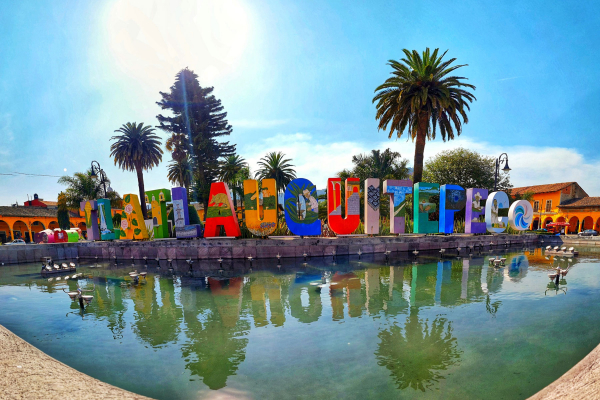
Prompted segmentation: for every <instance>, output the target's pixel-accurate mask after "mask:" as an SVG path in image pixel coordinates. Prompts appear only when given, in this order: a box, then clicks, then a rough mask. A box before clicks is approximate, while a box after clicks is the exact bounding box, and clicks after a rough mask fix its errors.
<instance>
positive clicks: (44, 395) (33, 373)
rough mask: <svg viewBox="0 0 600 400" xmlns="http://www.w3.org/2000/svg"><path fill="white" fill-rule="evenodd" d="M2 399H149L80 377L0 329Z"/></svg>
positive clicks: (81, 375)
mask: <svg viewBox="0 0 600 400" xmlns="http://www.w3.org/2000/svg"><path fill="white" fill-rule="evenodd" d="M0 398H2V399H50V400H53V399H57V400H58V399H60V400H65V399H74V400H75V399H77V400H79V399H148V397H144V396H140V395H138V394H135V393H131V392H128V391H126V390H123V389H119V388H117V387H115V386H112V385H109V384H108V383H104V382H101V381H99V380H97V379H94V378H92V377H90V376H88V375H86V374H83V373H81V372H79V371H77V370H75V369H73V368H71V367H69V366H67V365H65V364H63V363H61V362H60V361H57V360H55V359H54V358H52V357H50V356H49V355H47V354H46V353H44V352H42V351H41V350H38V349H37V348H35V347H34V346H32V345H30V344H29V343H27V342H26V341H24V340H23V339H21V338H19V337H18V336H17V335H15V334H14V333H12V332H11V331H9V330H8V329H6V328H4V327H3V326H2V325H0Z"/></svg>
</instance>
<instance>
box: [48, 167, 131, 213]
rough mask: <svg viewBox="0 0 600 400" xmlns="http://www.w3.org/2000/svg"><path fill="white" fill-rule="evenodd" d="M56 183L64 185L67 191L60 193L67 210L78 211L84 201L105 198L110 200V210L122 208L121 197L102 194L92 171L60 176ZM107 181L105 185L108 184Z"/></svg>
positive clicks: (109, 193) (110, 192)
mask: <svg viewBox="0 0 600 400" xmlns="http://www.w3.org/2000/svg"><path fill="white" fill-rule="evenodd" d="M58 183H60V184H62V185H66V186H67V189H66V190H65V191H64V192H62V193H64V196H65V201H66V205H67V208H68V209H77V210H79V205H80V203H81V202H82V201H85V200H95V199H99V198H103V197H105V198H107V199H109V200H110V205H111V207H112V208H115V209H120V208H123V205H122V200H121V197H120V196H119V193H117V192H115V191H108V193H106V194H104V189H103V186H102V184H101V183H100V181H99V179H98V178H97V177H96V178H93V177H92V171H91V170H87V171H86V172H76V173H74V174H73V176H68V175H65V176H61V177H60V179H59V180H58ZM109 183H110V181H107V182H106V184H109Z"/></svg>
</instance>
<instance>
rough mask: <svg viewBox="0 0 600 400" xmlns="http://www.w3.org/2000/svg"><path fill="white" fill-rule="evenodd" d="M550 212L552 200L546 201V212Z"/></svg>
mask: <svg viewBox="0 0 600 400" xmlns="http://www.w3.org/2000/svg"><path fill="white" fill-rule="evenodd" d="M550 211H552V200H546V212H550Z"/></svg>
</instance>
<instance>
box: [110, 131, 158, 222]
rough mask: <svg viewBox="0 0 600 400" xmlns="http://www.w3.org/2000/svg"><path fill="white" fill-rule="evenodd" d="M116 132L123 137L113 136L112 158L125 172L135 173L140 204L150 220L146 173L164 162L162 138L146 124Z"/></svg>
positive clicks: (143, 212) (145, 216)
mask: <svg viewBox="0 0 600 400" xmlns="http://www.w3.org/2000/svg"><path fill="white" fill-rule="evenodd" d="M115 132H120V133H121V135H117V136H113V137H111V138H110V139H111V140H115V142H114V143H113V144H111V146H110V152H111V153H110V156H111V157H114V159H115V165H118V166H119V168H121V169H123V170H125V171H135V172H136V174H137V179H138V188H139V192H140V203H141V206H142V214H143V215H144V219H148V212H147V210H146V200H145V194H146V190H145V188H144V171H148V170H149V169H152V168H153V167H156V166H158V164H160V162H161V161H162V154H163V151H162V149H161V148H160V146H161V141H160V138H159V137H158V136H157V135H155V134H154V129H153V128H152V127H150V126H148V125H146V126H144V123H143V122H142V123H139V124H136V123H135V122H133V123H131V122H128V123H126V124H124V125H123V126H121V127H120V128H119V129H117V130H115Z"/></svg>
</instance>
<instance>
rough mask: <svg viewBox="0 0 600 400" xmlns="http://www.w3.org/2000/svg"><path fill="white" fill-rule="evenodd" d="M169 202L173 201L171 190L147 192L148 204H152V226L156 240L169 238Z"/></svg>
mask: <svg viewBox="0 0 600 400" xmlns="http://www.w3.org/2000/svg"><path fill="white" fill-rule="evenodd" d="M167 201H171V191H170V190H167V189H157V190H150V191H148V192H146V204H150V205H151V207H152V226H153V227H154V228H153V231H154V237H155V238H168V237H169V220H168V218H167Z"/></svg>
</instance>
